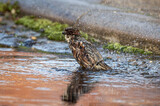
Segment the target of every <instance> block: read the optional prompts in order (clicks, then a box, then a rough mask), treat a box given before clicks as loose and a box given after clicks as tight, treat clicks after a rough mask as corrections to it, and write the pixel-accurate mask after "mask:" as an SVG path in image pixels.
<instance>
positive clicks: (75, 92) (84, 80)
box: [62, 68, 96, 103]
mask: <svg viewBox="0 0 160 106" xmlns="http://www.w3.org/2000/svg"><path fill="white" fill-rule="evenodd" d="M91 74H93V73H92V72H90V71H88V70H82V69H80V68H79V69H78V70H76V71H75V72H73V73H72V78H71V81H70V82H71V83H70V84H69V85H68V87H67V90H66V91H65V93H64V94H63V96H62V100H63V101H66V102H70V103H76V102H77V100H78V98H79V96H81V95H82V94H85V93H88V92H89V91H91V90H92V89H93V87H94V84H95V83H96V82H95V81H92V79H93V77H92V75H91Z"/></svg>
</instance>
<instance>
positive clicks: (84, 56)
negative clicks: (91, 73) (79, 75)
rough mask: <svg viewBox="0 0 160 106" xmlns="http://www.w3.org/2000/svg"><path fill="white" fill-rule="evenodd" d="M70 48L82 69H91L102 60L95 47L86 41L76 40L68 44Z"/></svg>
mask: <svg viewBox="0 0 160 106" xmlns="http://www.w3.org/2000/svg"><path fill="white" fill-rule="evenodd" d="M70 48H71V49H72V52H73V56H74V57H75V58H76V60H77V62H78V63H79V64H80V65H81V66H83V67H88V68H92V66H94V65H95V64H97V63H98V62H100V61H102V60H103V58H102V56H101V54H100V53H99V52H98V50H97V49H96V47H94V46H93V45H92V44H91V43H90V42H88V41H86V40H77V41H75V42H74V43H73V44H70Z"/></svg>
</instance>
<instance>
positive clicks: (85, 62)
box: [62, 27, 111, 70]
mask: <svg viewBox="0 0 160 106" xmlns="http://www.w3.org/2000/svg"><path fill="white" fill-rule="evenodd" d="M62 34H64V35H65V40H66V41H67V42H68V44H69V48H70V49H71V51H72V54H73V57H74V58H75V59H76V61H77V62H78V63H79V64H80V66H81V67H82V69H89V70H110V69H111V67H109V66H108V65H107V64H105V62H104V60H103V58H102V56H101V54H100V53H99V51H98V50H97V49H96V47H95V46H94V45H93V44H91V43H90V42H89V41H87V40H86V39H84V38H83V37H81V34H80V31H79V30H78V29H77V28H73V27H68V28H66V29H65V30H64V31H63V32H62Z"/></svg>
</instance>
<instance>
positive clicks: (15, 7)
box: [0, 2, 20, 16]
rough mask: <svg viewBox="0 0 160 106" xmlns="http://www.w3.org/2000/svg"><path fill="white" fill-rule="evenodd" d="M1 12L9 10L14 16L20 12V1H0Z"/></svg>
mask: <svg viewBox="0 0 160 106" xmlns="http://www.w3.org/2000/svg"><path fill="white" fill-rule="evenodd" d="M0 12H1V13H5V12H9V13H11V14H12V15H13V16H16V15H18V14H19V13H20V7H19V5H18V2H15V3H13V4H11V3H10V2H7V3H2V2H0Z"/></svg>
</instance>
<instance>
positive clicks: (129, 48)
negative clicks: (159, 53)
mask: <svg viewBox="0 0 160 106" xmlns="http://www.w3.org/2000/svg"><path fill="white" fill-rule="evenodd" d="M103 48H104V49H109V50H116V51H117V52H124V53H134V54H145V55H150V54H153V53H152V52H151V51H145V50H143V49H139V48H136V47H132V46H124V45H121V44H120V43H108V44H107V45H104V46H103Z"/></svg>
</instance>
